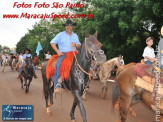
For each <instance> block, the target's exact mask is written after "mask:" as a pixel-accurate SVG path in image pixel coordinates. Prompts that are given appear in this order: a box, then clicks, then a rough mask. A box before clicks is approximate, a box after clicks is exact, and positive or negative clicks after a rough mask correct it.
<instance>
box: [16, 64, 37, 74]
mask: <svg viewBox="0 0 163 122" xmlns="http://www.w3.org/2000/svg"><path fill="white" fill-rule="evenodd" d="M24 65H25V62H23V64H22V65H21V67H20V70H19V74H20V73H21V72H22V69H23V67H24ZM32 66H33V71H34V72H35V67H34V65H33V64H32Z"/></svg>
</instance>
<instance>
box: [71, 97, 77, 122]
mask: <svg viewBox="0 0 163 122" xmlns="http://www.w3.org/2000/svg"><path fill="white" fill-rule="evenodd" d="M76 105H77V101H76V100H75V99H74V102H73V106H72V108H71V112H70V116H71V120H72V122H75V116H74V112H75V108H76Z"/></svg>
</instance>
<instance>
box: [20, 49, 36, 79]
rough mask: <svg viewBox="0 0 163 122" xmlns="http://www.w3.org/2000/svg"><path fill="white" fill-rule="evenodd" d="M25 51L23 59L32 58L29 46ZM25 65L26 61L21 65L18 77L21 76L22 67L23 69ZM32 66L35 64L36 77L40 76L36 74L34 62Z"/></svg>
mask: <svg viewBox="0 0 163 122" xmlns="http://www.w3.org/2000/svg"><path fill="white" fill-rule="evenodd" d="M24 51H25V54H24V55H23V60H25V59H26V58H27V57H30V58H32V55H31V54H30V52H31V50H30V49H28V48H27V49H25V50H24ZM24 65H25V61H24V62H23V64H22V65H21V67H20V70H19V75H18V77H17V78H18V79H19V78H21V72H22V69H23V67H24ZM32 66H33V72H34V78H38V76H37V75H36V72H35V67H34V65H33V64H32Z"/></svg>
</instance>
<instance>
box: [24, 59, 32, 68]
mask: <svg viewBox="0 0 163 122" xmlns="http://www.w3.org/2000/svg"><path fill="white" fill-rule="evenodd" d="M25 63H26V67H27V68H32V58H31V57H27V58H26V59H25Z"/></svg>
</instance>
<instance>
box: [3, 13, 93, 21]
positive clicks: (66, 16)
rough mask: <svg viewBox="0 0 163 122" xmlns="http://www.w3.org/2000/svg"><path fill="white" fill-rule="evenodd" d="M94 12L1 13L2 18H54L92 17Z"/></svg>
mask: <svg viewBox="0 0 163 122" xmlns="http://www.w3.org/2000/svg"><path fill="white" fill-rule="evenodd" d="M93 16H94V14H91V13H90V12H89V13H88V14H87V15H86V14H71V15H70V14H69V12H68V13H67V14H55V13H51V14H47V13H44V14H30V13H21V14H3V18H4V19H5V18H6V19H19V18H25V19H42V20H45V19H53V20H54V19H55V18H64V19H67V18H93Z"/></svg>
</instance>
